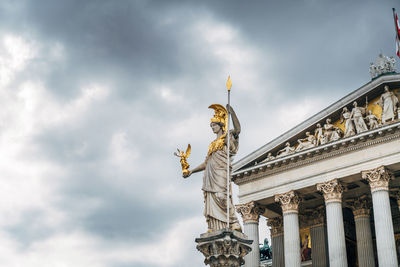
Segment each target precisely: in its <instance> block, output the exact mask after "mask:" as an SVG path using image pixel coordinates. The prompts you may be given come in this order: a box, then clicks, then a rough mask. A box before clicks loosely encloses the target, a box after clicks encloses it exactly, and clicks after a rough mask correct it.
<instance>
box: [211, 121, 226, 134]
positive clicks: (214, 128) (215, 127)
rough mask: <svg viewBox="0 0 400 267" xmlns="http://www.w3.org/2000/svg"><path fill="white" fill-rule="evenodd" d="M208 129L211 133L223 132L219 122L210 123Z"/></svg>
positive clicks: (221, 124) (222, 125)
mask: <svg viewBox="0 0 400 267" xmlns="http://www.w3.org/2000/svg"><path fill="white" fill-rule="evenodd" d="M210 127H211V129H212V131H213V133H219V131H221V130H222V131H223V128H224V124H223V123H221V122H211V123H210Z"/></svg>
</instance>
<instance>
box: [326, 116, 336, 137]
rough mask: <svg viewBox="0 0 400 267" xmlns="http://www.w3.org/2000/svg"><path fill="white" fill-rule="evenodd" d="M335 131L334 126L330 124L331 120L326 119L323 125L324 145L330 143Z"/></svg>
mask: <svg viewBox="0 0 400 267" xmlns="http://www.w3.org/2000/svg"><path fill="white" fill-rule="evenodd" d="M334 131H335V126H333V124H332V123H331V119H329V118H328V119H326V123H325V124H324V136H325V141H326V143H328V142H330V141H332V140H331V139H332V134H333V132H334Z"/></svg>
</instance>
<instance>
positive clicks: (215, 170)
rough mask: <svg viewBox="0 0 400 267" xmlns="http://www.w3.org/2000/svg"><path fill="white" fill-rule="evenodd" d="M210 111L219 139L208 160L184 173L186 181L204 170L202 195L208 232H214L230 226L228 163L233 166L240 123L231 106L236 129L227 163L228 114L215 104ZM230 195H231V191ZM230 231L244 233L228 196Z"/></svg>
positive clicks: (211, 148)
mask: <svg viewBox="0 0 400 267" xmlns="http://www.w3.org/2000/svg"><path fill="white" fill-rule="evenodd" d="M209 108H212V109H214V112H215V114H214V117H213V118H212V119H211V123H210V127H211V129H212V131H213V132H214V133H215V134H216V139H215V140H214V141H212V142H211V144H210V145H209V147H208V154H207V157H206V159H205V161H204V162H203V163H202V164H200V165H199V166H197V167H196V168H194V169H192V170H189V171H188V172H187V173H183V177H184V178H188V177H189V176H190V175H192V174H193V173H196V172H200V171H204V174H203V187H202V190H203V194H204V203H205V208H204V216H205V217H206V221H207V224H208V231H209V232H212V231H215V230H220V229H224V228H228V227H227V164H229V165H231V163H232V156H234V155H235V154H236V153H237V151H238V148H239V134H240V123H239V120H238V118H237V116H236V113H235V111H234V110H233V108H232V107H230V106H227V108H229V113H230V114H231V115H232V122H233V130H230V131H229V155H230V161H229V162H228V160H227V150H228V144H227V139H228V138H226V137H227V128H228V111H227V109H225V107H223V106H222V105H219V104H213V105H211V106H209ZM230 192H232V191H231V190H230ZM229 201H230V203H229V228H231V229H234V230H239V231H241V228H240V224H239V222H238V219H237V217H236V214H235V210H234V206H233V203H232V195H231V193H230V194H229Z"/></svg>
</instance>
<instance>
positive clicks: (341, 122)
mask: <svg viewBox="0 0 400 267" xmlns="http://www.w3.org/2000/svg"><path fill="white" fill-rule="evenodd" d="M371 76H372V74H371ZM386 85H387V86H389V90H390V92H391V93H393V95H395V96H396V97H397V98H398V99H399V100H400V74H398V73H394V72H391V73H387V74H384V75H381V76H379V77H372V80H371V81H370V82H368V83H366V84H365V85H363V86H361V87H360V88H358V89H356V90H354V91H353V92H351V93H350V94H348V95H346V96H344V97H343V98H341V99H339V100H338V101H336V102H335V103H333V104H331V105H330V106H328V107H326V108H325V109H323V110H321V111H320V112H318V113H316V114H315V115H313V116H312V117H310V118H308V119H307V120H305V121H303V122H302V123H300V124H298V125H297V126H295V127H294V128H292V129H290V130H289V131H287V132H285V133H283V134H282V135H280V136H278V137H277V138H275V139H273V140H272V141H271V142H269V143H267V144H265V145H264V146H262V147H260V148H259V149H257V150H256V151H254V152H252V153H250V154H249V155H247V156H245V157H244V158H242V159H240V160H239V161H237V162H235V163H234V164H233V179H234V180H235V178H238V177H239V176H241V175H243V174H244V173H248V172H249V171H250V172H251V171H253V172H254V170H256V169H259V168H260V169H261V168H265V167H266V166H270V165H271V164H270V163H272V165H280V164H281V162H287V161H288V160H289V161H290V160H293V159H294V158H296V157H297V159H299V158H302V157H303V155H304V157H306V155H307V154H308V155H309V154H310V153H311V152H313V153H314V152H317V153H319V152H320V151H319V150H320V149H327V148H328V147H331V146H332V144H334V145H336V144H337V143H341V142H346V140H353V139H354V140H355V139H357V138H364V136H369V135H370V133H371V134H372V133H378V132H382V131H381V130H385V129H390V128H391V125H397V124H399V123H400V119H399V116H400V114H399V113H397V110H396V114H395V119H394V120H393V121H392V120H388V121H387V122H385V123H382V121H381V119H382V113H383V112H382V100H380V99H381V96H382V94H383V93H384V87H385V86H386ZM354 102H357V104H358V107H359V108H361V110H362V111H363V120H364V121H365V123H366V125H365V126H366V128H367V129H364V130H363V131H362V132H361V131H360V132H358V133H357V130H356V129H354V134H352V133H351V132H349V131H348V130H349V128H348V129H347V132H346V120H345V119H344V118H343V117H346V115H349V114H345V113H346V112H343V109H344V108H347V109H348V111H349V113H351V112H352V109H353V103H354ZM399 107H400V104H399ZM369 111H370V112H371V114H373V115H375V116H376V118H377V119H378V120H377V121H378V123H379V125H378V126H376V125H375V126H372V124H374V122H373V120H374V118H373V117H372V116H371V117H370V118H371V123H370V124H369V123H368V121H367V119H366V115H368V113H369ZM353 113H354V112H353ZM353 117H354V115H353V116H352V118H353ZM328 119H329V120H330V123H329V122H328V123H327V120H328ZM318 124H320V125H321V128H322V133H324V132H325V127H326V128H327V130H326V134H325V135H324V134H322V135H323V136H325V137H324V138H326V139H325V141H321V130H318V129H317V128H319V127H318V126H317V125H318ZM329 124H332V126H329ZM351 124H352V125H354V118H353V121H352V123H351ZM326 125H327V126H326ZM307 132H309V133H307ZM306 133H307V135H308V137H307V136H306ZM345 134H346V136H345ZM314 139H315V140H317V141H316V142H315V144H312V142H313V140H314ZM298 140H300V141H298ZM285 144H286V145H285ZM287 144H289V145H287ZM285 147H286V148H285ZM289 147H290V148H289ZM271 155H272V157H270V156H271ZM297 159H296V160H297Z"/></svg>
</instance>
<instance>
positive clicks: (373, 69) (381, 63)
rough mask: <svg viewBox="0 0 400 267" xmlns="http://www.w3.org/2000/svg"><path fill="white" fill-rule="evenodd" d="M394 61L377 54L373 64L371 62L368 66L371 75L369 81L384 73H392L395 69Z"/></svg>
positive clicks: (391, 58)
mask: <svg viewBox="0 0 400 267" xmlns="http://www.w3.org/2000/svg"><path fill="white" fill-rule="evenodd" d="M395 63H396V60H395V59H394V57H387V56H385V55H383V54H379V56H378V57H377V58H376V62H375V64H374V63H372V62H371V64H370V66H369V73H370V74H371V79H374V78H376V77H378V76H380V75H382V74H385V73H393V72H395V71H396V69H395Z"/></svg>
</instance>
